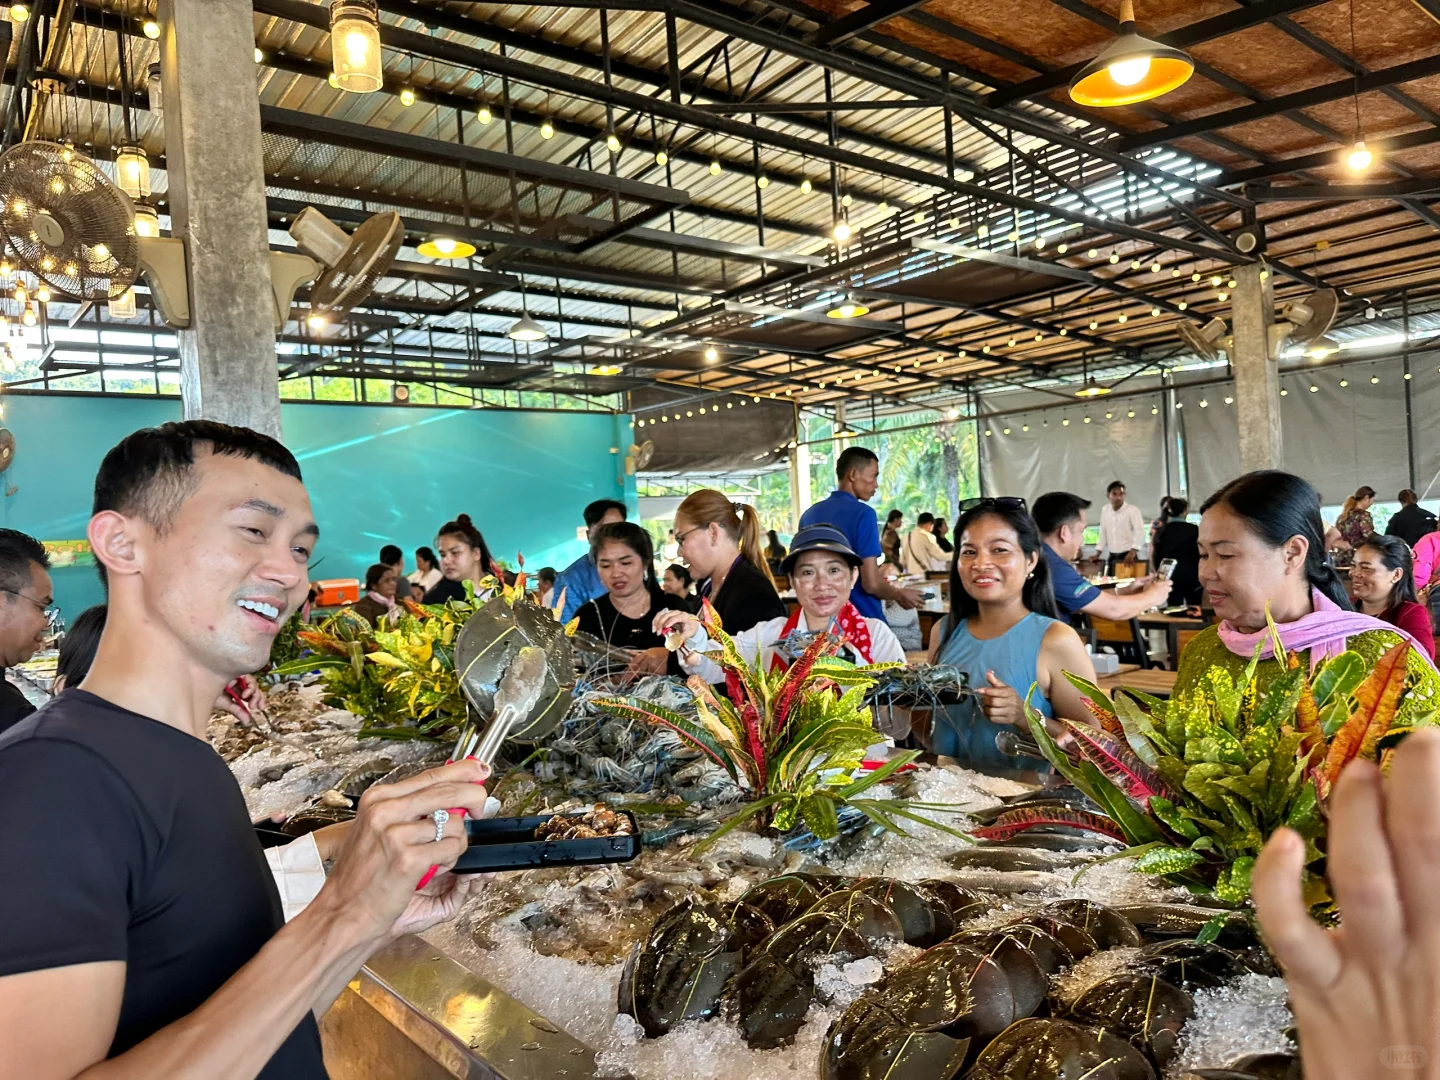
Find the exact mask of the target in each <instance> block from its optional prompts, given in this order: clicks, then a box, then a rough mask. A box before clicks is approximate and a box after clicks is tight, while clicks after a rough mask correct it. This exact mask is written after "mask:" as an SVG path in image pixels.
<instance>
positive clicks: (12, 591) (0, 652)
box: [0, 529, 55, 732]
mask: <svg viewBox="0 0 1440 1080" xmlns="http://www.w3.org/2000/svg"><path fill="white" fill-rule="evenodd" d="M49 571H50V557H49V556H48V555H46V554H45V549H44V547H42V546H41V544H40V541H39V540H36V539H35V538H34V537H33V536H26V535H25V534H24V533H22V532H16V531H15V530H14V529H0V593H3V594H4V599H3V600H0V664H3V666H5V667H7V668H11V667H14V666H15V665H16V664H23V663H24V662H25V661H26V660H29V659H30V657H32V656H34V655H35V651H36V650H37V649H39V648H40V646H41V645H43V644H44V643H45V638H46V636H47V635H48V634H49V633H50V627H51V624H52V622H53V620H54V616H55V611H54V603H55V601H54V598H53V597H52V596H51V585H50V573H49ZM34 711H35V706H34V705H32V704H30V702H29V701H28V700H26V698H25V695H24V694H22V693H21V692H20V688H19V687H18V686H16V685H15V684H14V683H12V682H11V681H10V680H9V679H6V678H0V732H3V731H5V730H6V729H7V728H9V727H11V726H12V725H14V724H16V723H18V722H19V721H21V720H23V719H25V717H27V716H29V715H30V714H31V713H33V712H34Z"/></svg>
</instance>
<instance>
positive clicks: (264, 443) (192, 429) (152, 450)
mask: <svg viewBox="0 0 1440 1080" xmlns="http://www.w3.org/2000/svg"><path fill="white" fill-rule="evenodd" d="M197 446H198V447H200V448H202V449H204V450H207V451H209V452H210V453H212V454H225V455H228V456H230V457H240V458H249V459H251V460H252V461H259V462H263V463H264V464H266V465H269V466H270V467H271V468H272V469H276V470H278V471H279V472H282V473H284V474H285V475H286V476H293V477H294V478H295V479H296V480H300V479H302V478H301V476H300V463H299V462H297V461H296V460H295V455H294V454H292V453H290V451H289V450H286V449H285V447H283V446H281V445H280V443H279V442H277V441H276V440H275V439H272V438H271V437H270V436H269V435H262V434H261V433H260V432H258V431H251V430H250V429H249V428H242V427H234V426H233V425H231V424H221V423H218V422H217V421H214V420H180V421H176V422H173V423H169V424H161V425H160V426H159V427H153V428H141V429H140V430H139V431H135V432H132V433H131V434H129V435H126V436H125V438H123V439H121V440H120V441H119V442H118V443H116V445H115V446H114V447H113V448H112V449H111V451H110V452H109V453H108V454H106V455H105V460H104V461H102V462H101V463H100V471H99V472H98V473H97V474H96V475H95V503H94V506H93V508H92V513H96V514H98V513H100V511H102V510H114V511H116V512H117V513H121V514H133V515H136V516H138V517H142V518H144V519H145V520H146V521H147V522H149V523H150V524H151V525H152V526H154V527H155V528H156V529H163V528H164V527H165V526H166V525H168V524H169V523H170V521H171V519H172V518H173V517H174V516H175V511H176V510H178V509H179V508H180V504H181V503H183V502H184V501H185V500H186V499H187V498H188V497H189V496H190V495H191V494H193V493H194V490H195V480H194V477H193V476H192V475H191V469H192V468H193V467H194V465H195V449H196V447H197Z"/></svg>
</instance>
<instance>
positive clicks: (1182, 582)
mask: <svg viewBox="0 0 1440 1080" xmlns="http://www.w3.org/2000/svg"><path fill="white" fill-rule="evenodd" d="M1189 509H1190V504H1189V503H1188V502H1186V501H1185V500H1184V499H1181V498H1175V497H1171V498H1170V500H1169V502H1168V504H1167V506H1166V521H1165V524H1164V525H1161V526H1160V530H1159V531H1158V532H1157V533H1156V534H1155V539H1154V541H1153V542H1152V543H1151V544H1150V567H1151V569H1152V570H1153V569H1158V568H1159V566H1160V564H1161V563H1162V562H1164V561H1165V560H1166V559H1174V560H1175V572H1174V573H1173V574H1171V575H1170V603H1171V604H1172V605H1179V604H1198V603H1200V594H1201V592H1202V591H1203V590H1202V589H1201V588H1200V546H1199V545H1200V526H1198V525H1191V524H1190V522H1188V521H1186V520H1185V513H1186V511H1187V510H1189Z"/></svg>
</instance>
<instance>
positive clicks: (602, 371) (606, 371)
mask: <svg viewBox="0 0 1440 1080" xmlns="http://www.w3.org/2000/svg"><path fill="white" fill-rule="evenodd" d="M585 374H587V375H619V374H620V369H619V368H618V367H616V366H615V365H614V364H596V365H595V366H594V367H592V368H589V369H588V370H587V371H586V372H585Z"/></svg>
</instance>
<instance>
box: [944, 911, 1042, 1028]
mask: <svg viewBox="0 0 1440 1080" xmlns="http://www.w3.org/2000/svg"><path fill="white" fill-rule="evenodd" d="M1029 929H1030V930H1031V931H1033V933H1035V934H1037V935H1043V936H1045V937H1049V935H1048V934H1045V932H1044V931H1043V930H1039V929H1036V928H1035V927H1030V928H1029ZM950 941H951V942H953V943H955V944H957V945H965V946H968V947H969V948H972V949H974V950H975V951H976V952H978V953H981V954H982V955H984V956H986V957H988V958H989V959H991V960H993V961H994V962H995V963H997V964H999V965H1000V970H1001V971H1003V972H1005V978H1006V979H1007V980H1008V981H1009V983H1010V996H1011V997H1012V998H1013V999H1014V1002H1015V1018H1016V1019H1017V1020H1019V1019H1023V1018H1024V1017H1027V1016H1033V1015H1034V1014H1035V1011H1036V1010H1037V1009H1039V1008H1040V1007H1041V1006H1042V1005H1043V1004H1044V1003H1045V995H1046V993H1047V992H1048V991H1049V989H1050V980H1049V978H1048V977H1047V976H1046V973H1045V969H1044V968H1043V967H1042V966H1041V965H1040V960H1039V959H1038V958H1037V957H1036V955H1035V953H1033V952H1032V951H1031V950H1030V949H1029V948H1027V947H1026V946H1025V945H1024V943H1023V942H1022V941H1021V939H1020V937H1019V936H1018V935H1016V934H1013V933H1010V932H1009V931H1005V930H990V931H985V930H974V931H970V932H969V933H962V934H956V935H955V936H954V937H952V938H951V939H950Z"/></svg>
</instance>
